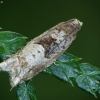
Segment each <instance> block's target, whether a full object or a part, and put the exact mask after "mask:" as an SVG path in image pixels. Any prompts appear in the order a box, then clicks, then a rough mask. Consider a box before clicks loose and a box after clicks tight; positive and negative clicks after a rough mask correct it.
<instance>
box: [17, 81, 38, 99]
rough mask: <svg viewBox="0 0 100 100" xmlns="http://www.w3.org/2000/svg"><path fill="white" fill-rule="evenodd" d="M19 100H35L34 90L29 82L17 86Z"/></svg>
mask: <svg viewBox="0 0 100 100" xmlns="http://www.w3.org/2000/svg"><path fill="white" fill-rule="evenodd" d="M17 95H18V99H19V100H37V97H36V92H35V88H34V87H33V85H32V84H31V82H30V81H26V82H24V83H22V84H20V85H19V86H17Z"/></svg>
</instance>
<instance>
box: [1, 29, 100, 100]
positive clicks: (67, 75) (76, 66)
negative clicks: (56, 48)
mask: <svg viewBox="0 0 100 100" xmlns="http://www.w3.org/2000/svg"><path fill="white" fill-rule="evenodd" d="M26 43H27V41H26V37H24V36H22V35H20V34H18V33H16V32H10V31H0V58H1V59H2V60H5V59H7V58H8V57H9V56H11V55H12V54H14V53H15V52H16V51H17V50H19V49H20V48H21V47H22V46H24V45H25V44H26ZM80 60H81V59H80V58H78V57H76V56H74V55H72V54H69V53H66V52H65V53H64V54H62V55H61V56H60V57H59V58H58V59H57V60H56V62H55V63H54V64H52V65H51V66H50V67H48V68H46V69H45V70H44V71H43V73H47V74H51V75H53V76H55V77H57V78H58V79H60V80H62V81H64V82H68V83H70V84H72V86H73V82H72V81H75V82H76V84H77V85H78V86H79V87H80V88H82V89H84V90H86V91H87V92H89V93H91V94H92V95H94V96H95V97H96V92H98V93H99V94H100V69H99V68H97V67H94V66H92V65H90V64H88V63H79V61H80ZM17 95H18V99H19V100H37V98H36V93H35V89H34V87H33V86H32V84H31V82H30V81H26V82H24V83H22V84H20V85H18V86H17Z"/></svg>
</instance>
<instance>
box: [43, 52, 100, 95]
mask: <svg viewBox="0 0 100 100" xmlns="http://www.w3.org/2000/svg"><path fill="white" fill-rule="evenodd" d="M79 60H80V58H78V57H76V56H73V55H71V54H69V53H66V52H65V53H64V54H62V55H61V56H60V57H59V58H58V59H57V61H56V62H55V63H54V64H52V65H51V66H50V67H48V68H46V69H45V70H44V71H43V72H44V73H49V74H51V75H54V76H56V77H57V78H58V79H60V80H63V81H64V82H68V83H71V84H72V85H73V83H72V81H73V80H74V81H75V82H76V84H77V85H78V86H79V87H80V88H82V89H84V90H86V91H87V92H89V93H91V94H92V95H94V96H95V97H96V94H95V93H96V92H98V93H99V94H100V69H99V68H97V67H94V66H92V65H90V64H88V63H79V62H78V61H79Z"/></svg>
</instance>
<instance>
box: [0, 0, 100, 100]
mask: <svg viewBox="0 0 100 100" xmlns="http://www.w3.org/2000/svg"><path fill="white" fill-rule="evenodd" d="M72 18H77V19H79V20H80V21H82V22H83V27H82V29H81V31H79V33H78V35H77V38H76V40H75V41H74V42H73V43H72V45H71V46H70V47H69V48H68V50H67V51H68V52H69V53H71V54H73V55H76V56H78V57H81V58H83V60H82V61H83V62H88V63H90V64H92V65H94V66H97V67H100V62H99V60H100V1H99V0H0V27H2V28H3V30H4V31H14V32H18V33H20V34H22V35H24V36H27V37H28V38H29V40H31V39H32V38H34V37H36V36H38V35H39V34H41V33H43V32H44V31H46V30H48V29H49V28H51V27H53V26H54V25H56V24H58V23H60V22H62V21H67V20H69V19H72ZM32 82H33V84H34V86H35V87H36V90H37V96H38V100H55V99H57V100H88V99H89V100H99V99H100V95H98V94H97V96H98V98H97V99H96V98H95V97H94V96H92V95H91V94H89V93H87V92H85V91H83V90H81V89H80V88H78V87H77V86H76V85H75V87H72V86H71V85H70V84H67V83H64V82H62V81H60V80H58V79H56V78H55V77H53V76H51V75H46V74H39V75H37V76H35V77H34V78H33V81H32ZM10 88H11V86H10V83H9V76H8V74H7V73H5V72H1V73H0V100H17V97H16V88H14V89H13V90H12V91H10Z"/></svg>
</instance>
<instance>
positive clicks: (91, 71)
mask: <svg viewBox="0 0 100 100" xmlns="http://www.w3.org/2000/svg"><path fill="white" fill-rule="evenodd" d="M80 69H81V71H82V74H81V75H78V76H77V77H76V83H77V85H78V86H79V87H80V88H82V89H84V90H86V91H88V92H90V93H91V94H93V95H94V96H95V97H96V94H95V93H96V92H98V93H99V92H100V69H99V68H97V67H94V66H92V65H90V64H88V63H81V64H80Z"/></svg>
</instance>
